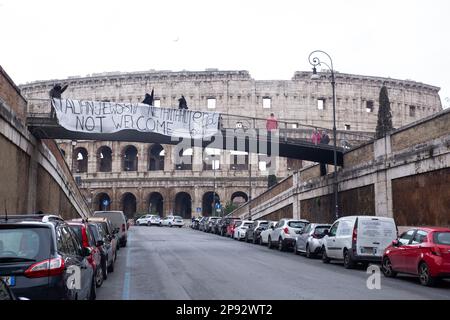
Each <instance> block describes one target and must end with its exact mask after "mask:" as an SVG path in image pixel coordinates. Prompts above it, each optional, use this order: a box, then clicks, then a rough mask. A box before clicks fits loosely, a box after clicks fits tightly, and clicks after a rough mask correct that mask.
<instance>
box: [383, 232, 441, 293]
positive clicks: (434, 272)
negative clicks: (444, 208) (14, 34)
mask: <svg viewBox="0 0 450 320" xmlns="http://www.w3.org/2000/svg"><path fill="white" fill-rule="evenodd" d="M381 270H382V271H383V274H384V275H385V276H386V277H395V276H396V275H397V273H408V274H413V275H416V276H418V277H419V280H420V283H421V284H422V285H425V286H433V285H435V284H436V283H437V281H438V280H439V279H441V278H450V229H448V228H431V227H430V228H414V229H411V230H408V231H406V232H404V233H403V234H402V235H401V236H400V237H399V238H398V240H394V241H393V242H392V244H391V245H390V246H388V247H387V248H386V250H385V251H384V254H383V260H382V268H381Z"/></svg>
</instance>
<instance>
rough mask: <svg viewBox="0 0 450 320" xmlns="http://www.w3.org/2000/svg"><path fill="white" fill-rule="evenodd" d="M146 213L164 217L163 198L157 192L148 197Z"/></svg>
mask: <svg viewBox="0 0 450 320" xmlns="http://www.w3.org/2000/svg"><path fill="white" fill-rule="evenodd" d="M148 213H151V214H157V215H159V216H161V217H162V216H163V215H164V198H163V196H162V194H161V193H159V192H152V193H150V194H149V196H148Z"/></svg>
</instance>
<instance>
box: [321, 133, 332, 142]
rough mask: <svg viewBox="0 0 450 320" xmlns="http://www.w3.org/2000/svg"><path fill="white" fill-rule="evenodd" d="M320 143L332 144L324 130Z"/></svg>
mask: <svg viewBox="0 0 450 320" xmlns="http://www.w3.org/2000/svg"><path fill="white" fill-rule="evenodd" d="M320 143H324V144H329V143H330V136H329V135H328V133H327V132H326V131H325V130H322V134H321V136H320Z"/></svg>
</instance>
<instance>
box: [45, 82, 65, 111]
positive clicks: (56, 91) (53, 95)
mask: <svg viewBox="0 0 450 320" xmlns="http://www.w3.org/2000/svg"><path fill="white" fill-rule="evenodd" d="M68 86H69V85H68V84H66V85H64V86H63V87H61V85H60V84H59V83H57V84H55V85H54V86H53V88H52V89H51V90H50V92H49V93H48V95H49V96H50V99H61V95H62V93H63V92H64V91H66V89H67V87H68ZM55 117H56V112H55V108H54V107H53V103H52V108H51V110H50V118H52V119H53V118H55Z"/></svg>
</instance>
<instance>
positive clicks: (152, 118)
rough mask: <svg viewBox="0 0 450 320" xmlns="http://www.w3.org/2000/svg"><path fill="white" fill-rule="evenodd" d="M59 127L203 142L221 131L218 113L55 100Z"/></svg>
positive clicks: (127, 104) (71, 129)
mask: <svg viewBox="0 0 450 320" xmlns="http://www.w3.org/2000/svg"><path fill="white" fill-rule="evenodd" d="M52 105H53V108H55V110H56V115H57V118H58V122H59V124H60V125H61V126H62V127H64V128H66V129H67V130H70V131H78V132H90V133H113V132H118V131H121V130H127V129H128V130H137V131H140V132H153V133H159V134H162V135H165V136H173V137H181V138H195V139H201V138H205V137H211V136H213V135H214V134H216V133H217V131H218V126H219V113H217V112H203V111H191V110H180V109H175V108H156V107H152V106H149V105H146V104H142V103H115V102H98V101H85V100H71V99H52Z"/></svg>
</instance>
